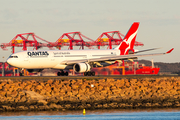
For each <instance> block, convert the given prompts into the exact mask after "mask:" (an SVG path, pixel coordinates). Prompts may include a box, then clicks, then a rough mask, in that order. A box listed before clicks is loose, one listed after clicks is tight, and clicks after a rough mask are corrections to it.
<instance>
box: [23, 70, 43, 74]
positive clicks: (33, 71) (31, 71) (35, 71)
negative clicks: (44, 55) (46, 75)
mask: <svg viewBox="0 0 180 120" xmlns="http://www.w3.org/2000/svg"><path fill="white" fill-rule="evenodd" d="M42 70H43V69H27V71H28V72H30V73H37V72H41V71H42Z"/></svg>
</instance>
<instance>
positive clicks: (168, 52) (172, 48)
mask: <svg viewBox="0 0 180 120" xmlns="http://www.w3.org/2000/svg"><path fill="white" fill-rule="evenodd" d="M173 50H174V48H172V49H170V50H169V51H167V52H166V54H168V53H171V52H172V51H173Z"/></svg>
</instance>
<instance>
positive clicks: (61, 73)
mask: <svg viewBox="0 0 180 120" xmlns="http://www.w3.org/2000/svg"><path fill="white" fill-rule="evenodd" d="M57 76H68V72H67V71H63V70H61V71H60V72H57Z"/></svg>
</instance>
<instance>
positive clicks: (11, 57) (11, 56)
mask: <svg viewBox="0 0 180 120" xmlns="http://www.w3.org/2000/svg"><path fill="white" fill-rule="evenodd" d="M10 58H18V56H10Z"/></svg>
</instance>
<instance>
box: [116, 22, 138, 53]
mask: <svg viewBox="0 0 180 120" xmlns="http://www.w3.org/2000/svg"><path fill="white" fill-rule="evenodd" d="M138 27H139V22H134V23H133V24H132V26H131V27H130V29H129V31H128V32H127V34H126V36H125V37H124V39H123V41H122V42H121V43H120V45H119V46H118V47H116V48H115V49H119V50H120V51H121V53H120V54H121V55H126V54H128V53H129V51H134V49H133V48H134V43H135V40H136V36H137V31H138Z"/></svg>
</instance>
